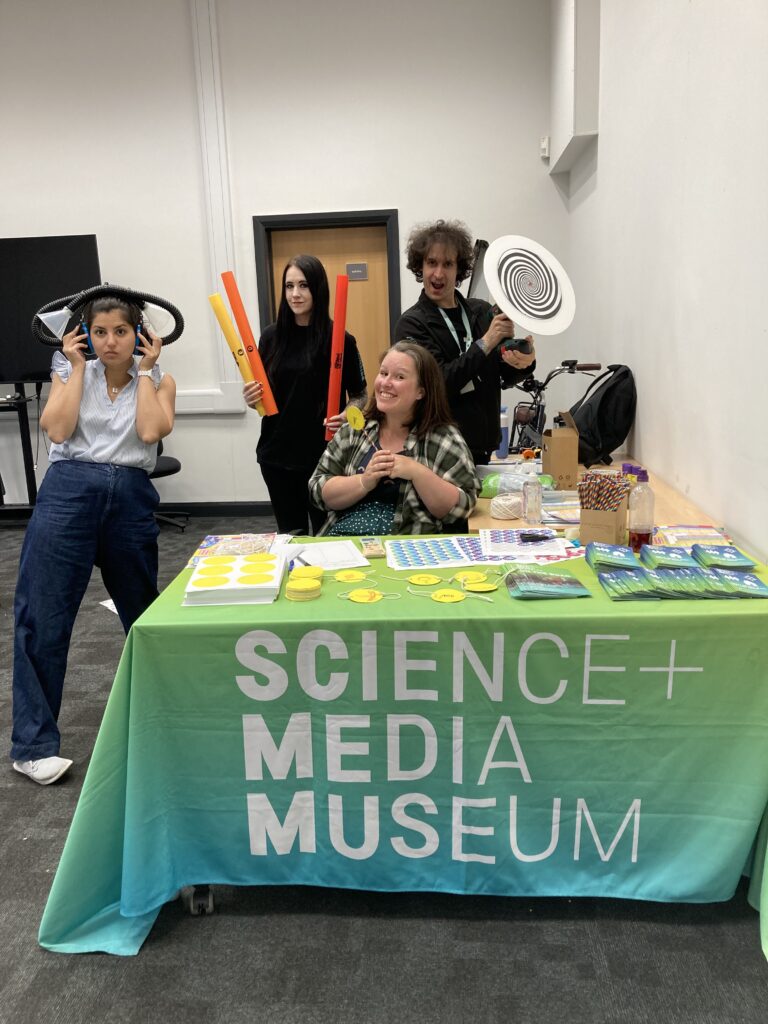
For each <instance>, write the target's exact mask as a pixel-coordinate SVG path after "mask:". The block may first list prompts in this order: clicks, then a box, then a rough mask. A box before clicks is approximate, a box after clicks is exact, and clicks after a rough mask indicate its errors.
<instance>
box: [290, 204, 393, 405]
mask: <svg viewBox="0 0 768 1024" xmlns="http://www.w3.org/2000/svg"><path fill="white" fill-rule="evenodd" d="M270 243H271V248H272V279H273V281H274V284H275V294H274V296H273V299H274V310H275V312H276V311H277V307H278V304H279V302H280V285H281V282H282V279H283V268H284V267H285V264H286V263H287V262H288V260H289V259H291V257H293V256H297V255H299V253H309V254H311V255H312V256H316V257H317V258H318V259H319V260H320V262H321V263H322V264H323V266H324V267H325V270H326V273H327V274H328V284H329V286H330V290H331V308H330V315H331V317H333V307H334V302H335V301H336V277H337V275H338V274H346V272H347V264H348V263H365V264H366V265H367V268H368V279H367V280H366V281H350V282H349V291H348V293H347V322H346V328H347V330H348V331H349V333H350V334H353V335H354V336H355V338H356V339H357V347H358V350H359V352H360V358H361V359H362V361H363V366H364V367H365V377H366V380H367V381H368V392H369V394H370V393H371V391H372V389H373V381H374V378H375V376H376V372H377V370H378V367H379V362H380V359H381V356H382V354H383V353H384V352H385V351H386V350H387V349H388V348H389V344H390V338H391V333H390V323H389V289H388V285H387V229H386V227H385V226H384V225H383V224H372V225H370V226H363V227H358V226H352V227H334V228H298V229H296V230H294V229H290V230H281V231H271V232H270Z"/></svg>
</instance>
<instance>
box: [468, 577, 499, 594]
mask: <svg viewBox="0 0 768 1024" xmlns="http://www.w3.org/2000/svg"><path fill="white" fill-rule="evenodd" d="M498 588H499V584H498V583H491V581H490V580H482V581H480V582H478V583H464V589H465V590H468V591H469V592H470V594H489V593H490V592H491V591H492V590H498Z"/></svg>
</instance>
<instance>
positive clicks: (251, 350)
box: [221, 270, 277, 416]
mask: <svg viewBox="0 0 768 1024" xmlns="http://www.w3.org/2000/svg"><path fill="white" fill-rule="evenodd" d="M221 280H222V281H223V282H224V290H225V291H226V293H227V298H228V299H229V304H230V306H231V307H232V312H233V314H234V317H235V323H236V324H237V329H238V331H240V337H241V338H242V339H243V346H244V348H245V354H246V356H247V357H248V362H249V363H250V364H251V370H252V371H253V377H254V380H257V381H258V382H259V383H260V384H261V386H262V389H263V390H262V394H261V401H260V402H259V403H258V405H257V406H256V408H257V410H258V411H259V412H260V413H261V415H262V416H274V415H275V413H276V412H277V403H276V402H275V396H274V395H273V394H272V388H271V387H270V386H269V378H268V377H267V372H266V370H265V369H264V363H262V361H261V356H260V355H259V349H258V346H257V345H256V341H255V339H254V337H253V331H252V330H251V325H250V322H249V320H248V314H247V313H246V312H245V306H244V305H243V300H242V299H241V298H240V290H239V288H238V287H237V282H236V281H235V275H234V274H233V273H232V271H231V270H225V271H224V273H223V274H222V275H221Z"/></svg>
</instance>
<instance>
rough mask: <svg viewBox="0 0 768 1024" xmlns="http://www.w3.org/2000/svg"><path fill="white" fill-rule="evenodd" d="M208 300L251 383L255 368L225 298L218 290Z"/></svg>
mask: <svg viewBox="0 0 768 1024" xmlns="http://www.w3.org/2000/svg"><path fill="white" fill-rule="evenodd" d="M208 301H209V302H210V304H211V307H212V308H213V312H214V313H215V314H216V319H217V320H218V321H219V327H221V329H222V331H223V333H224V338H225V339H226V342H227V345H229V350H230V352H231V353H232V355H233V356H234V358H235V362H236V363H237V366H238V369H239V370H240V374H241V376H242V378H243V380H244V381H245V383H246V384H250V382H251V381H252V380H253V379H254V376H253V370H252V369H251V364H250V363H249V362H248V360H247V359H246V358H245V351H244V350H243V346H242V345H241V343H240V339H239V338H238V336H237V331H236V330H235V325H234V324H233V323H232V319H231V317H230V315H229V313H228V312H227V309H226V306H225V305H224V299H222V297H221V295H219V293H218V292H216V293H215V294H214V295H209V296H208ZM260 406H261V403H259V404H258V405H257V406H256V409H257V410H258V411H259V412H260V413H261V414H262V416H263V415H264V407H263V406H261V408H260Z"/></svg>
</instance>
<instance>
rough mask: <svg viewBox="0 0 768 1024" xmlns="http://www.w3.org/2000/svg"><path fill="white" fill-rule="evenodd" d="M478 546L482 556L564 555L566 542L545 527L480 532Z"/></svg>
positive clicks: (566, 546)
mask: <svg viewBox="0 0 768 1024" xmlns="http://www.w3.org/2000/svg"><path fill="white" fill-rule="evenodd" d="M480 545H481V548H482V552H483V554H484V555H502V556H505V557H508V558H511V557H515V556H517V555H524V554H535V555H565V552H566V550H567V548H568V543H567V541H564V540H562V539H561V538H558V537H557V535H556V534H555V531H554V530H550V529H548V528H546V527H544V528H542V527H536V526H531V527H526V528H524V529H520V530H498V529H494V530H480Z"/></svg>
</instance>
